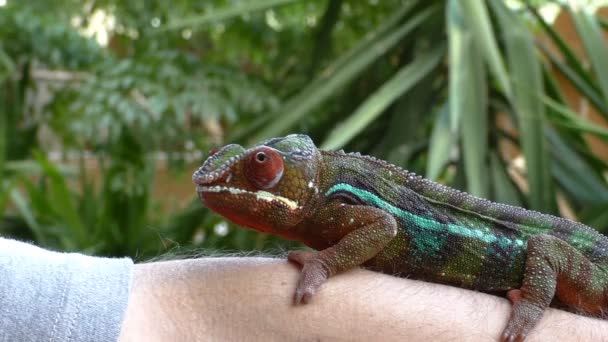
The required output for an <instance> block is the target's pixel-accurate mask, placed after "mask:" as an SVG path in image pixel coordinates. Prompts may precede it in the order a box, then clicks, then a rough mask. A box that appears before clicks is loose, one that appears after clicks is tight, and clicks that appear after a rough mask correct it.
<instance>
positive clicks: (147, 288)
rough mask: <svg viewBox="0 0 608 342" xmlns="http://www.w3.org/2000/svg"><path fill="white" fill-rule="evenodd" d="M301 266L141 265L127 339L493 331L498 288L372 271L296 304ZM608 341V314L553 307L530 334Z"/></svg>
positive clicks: (335, 281)
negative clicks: (493, 292)
mask: <svg viewBox="0 0 608 342" xmlns="http://www.w3.org/2000/svg"><path fill="white" fill-rule="evenodd" d="M298 274H299V273H298V270H297V268H296V267H295V266H294V265H290V264H288V263H287V262H285V261H284V260H277V259H267V258H201V259H194V260H177V261H168V262H157V263H149V264H141V265H137V266H136V269H135V274H134V283H133V288H132V292H131V301H130V303H129V309H128V311H127V316H126V320H125V322H124V324H123V331H122V339H121V340H122V341H136V340H141V338H142V337H146V340H157V341H168V340H265V341H267V340H308V339H311V340H342V339H344V340H361V341H364V340H400V341H403V340H434V341H443V340H445V341H447V340H463V339H464V340H470V341H489V340H496V339H497V338H498V336H499V334H500V332H501V331H502V329H503V328H504V324H505V323H506V321H507V316H508V314H509V312H510V304H509V303H508V302H507V301H506V300H504V299H502V298H499V297H495V296H490V295H486V294H482V293H475V292H472V291H467V290H462V289H458V288H454V287H449V286H442V285H437V284H431V283H425V282H419V281H413V280H408V279H401V278H396V277H391V276H387V275H384V274H379V273H375V272H370V271H365V270H355V271H351V272H346V273H344V274H342V275H340V276H337V277H335V278H332V279H331V281H328V282H327V283H325V284H324V285H323V287H322V289H321V291H319V293H318V294H317V295H316V296H315V298H314V299H313V301H312V302H311V303H310V304H308V305H304V306H294V305H293V304H292V295H293V288H294V286H295V282H296V280H297V277H298ZM573 336H576V338H577V339H580V340H602V339H606V340H608V323H607V322H603V321H599V320H595V319H590V318H585V317H581V316H578V315H574V314H570V313H566V312H563V311H560V310H549V311H547V313H546V315H545V318H544V319H543V320H542V321H541V324H540V325H539V327H538V329H536V330H535V331H534V333H533V334H532V335H531V336H530V338H529V341H535V340H536V341H539V340H568V339H572V338H573Z"/></svg>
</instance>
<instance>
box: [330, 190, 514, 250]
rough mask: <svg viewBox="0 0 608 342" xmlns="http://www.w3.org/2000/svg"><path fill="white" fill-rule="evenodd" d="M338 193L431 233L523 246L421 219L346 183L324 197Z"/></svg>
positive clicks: (472, 229) (467, 229)
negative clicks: (349, 196) (355, 198)
mask: <svg viewBox="0 0 608 342" xmlns="http://www.w3.org/2000/svg"><path fill="white" fill-rule="evenodd" d="M338 191H345V192H348V193H351V194H353V195H355V196H357V197H358V198H359V199H361V200H362V201H363V202H365V203H369V204H371V205H373V206H376V207H378V208H380V209H383V210H386V211H387V212H389V213H390V214H392V215H394V216H396V217H399V218H401V219H403V220H406V221H413V222H415V223H416V225H417V226H419V227H421V228H423V229H429V230H433V231H445V230H447V231H448V232H449V233H452V234H455V235H460V236H463V237H467V238H474V239H478V240H481V241H483V242H485V243H488V244H491V243H495V242H497V243H498V244H499V245H500V246H502V247H507V246H508V245H516V246H523V245H524V241H523V240H521V239H513V240H512V239H509V238H506V237H502V236H500V237H498V236H495V235H493V234H492V233H491V230H490V229H487V230H488V233H485V232H483V231H481V230H480V229H474V228H470V227H465V226H460V225H456V224H443V223H440V222H437V221H435V220H431V219H428V218H425V217H422V216H419V215H415V214H412V213H410V212H407V211H405V210H403V209H401V208H397V207H395V206H394V205H392V204H390V203H388V202H387V201H385V200H383V199H382V198H380V197H378V196H377V195H375V194H373V193H371V192H369V191H367V190H363V189H359V188H357V187H354V186H352V185H350V184H346V183H338V184H336V185H334V186H332V187H331V188H329V190H327V192H326V193H325V196H329V195H331V194H333V193H336V192H338Z"/></svg>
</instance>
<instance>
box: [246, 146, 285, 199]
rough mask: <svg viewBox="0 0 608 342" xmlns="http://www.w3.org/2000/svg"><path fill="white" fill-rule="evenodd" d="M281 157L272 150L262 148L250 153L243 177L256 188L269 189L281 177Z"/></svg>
mask: <svg viewBox="0 0 608 342" xmlns="http://www.w3.org/2000/svg"><path fill="white" fill-rule="evenodd" d="M283 168H284V164H283V157H282V156H281V153H279V151H277V150H275V149H274V148H270V147H267V146H262V147H260V148H258V149H256V150H255V151H252V152H251V154H250V155H249V157H248V162H247V165H246V167H245V176H246V177H247V179H248V180H249V181H250V182H251V183H252V184H253V185H255V186H256V187H258V188H260V189H270V188H272V187H273V186H275V185H276V184H277V183H278V182H279V181H280V180H281V177H282V176H283Z"/></svg>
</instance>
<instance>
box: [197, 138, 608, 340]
mask: <svg viewBox="0 0 608 342" xmlns="http://www.w3.org/2000/svg"><path fill="white" fill-rule="evenodd" d="M193 181H194V182H195V183H196V184H197V192H198V195H199V197H200V199H201V201H202V203H203V204H204V205H205V206H207V207H209V208H210V209H212V210H214V211H215V212H217V213H219V214H220V215H223V216H225V217H226V218H228V219H229V220H231V221H233V222H235V223H237V224H239V225H242V226H246V227H250V228H253V229H256V230H258V231H262V232H268V233H274V234H278V235H281V236H283V237H285V238H288V239H294V240H298V241H300V242H302V243H304V244H306V245H308V246H310V247H312V248H314V249H316V250H318V251H319V252H318V253H313V252H307V251H294V252H291V253H290V254H289V256H288V258H289V259H290V260H292V261H295V262H297V263H299V264H301V265H302V272H301V274H300V278H299V281H298V284H297V287H296V291H295V297H294V300H295V302H296V304H299V303H307V302H308V301H309V300H310V299H311V297H312V296H313V294H314V293H315V292H316V291H317V290H318V288H319V287H320V286H321V284H322V283H323V282H324V281H325V280H326V279H327V278H328V277H330V276H332V275H334V274H336V273H339V272H343V271H346V270H348V269H351V268H354V267H357V266H363V267H365V268H368V269H371V270H375V271H379V272H384V273H389V274H395V275H402V276H408V277H412V278H417V279H420V280H425V281H430V282H436V283H443V284H449V285H453V286H458V287H462V288H467V289H473V290H478V291H483V292H489V293H496V294H500V293H503V294H507V297H508V298H509V299H510V300H511V301H512V302H513V309H512V313H511V318H510V319H509V321H508V323H507V326H506V328H505V330H504V332H503V334H502V336H501V339H502V340H503V341H519V340H523V339H525V337H526V336H527V335H528V334H529V332H530V331H531V329H532V328H533V327H534V326H535V325H536V324H537V323H538V321H539V320H540V318H541V317H542V314H543V312H544V310H545V308H547V307H548V306H549V305H551V304H554V305H558V306H560V307H565V308H568V309H569V310H571V311H574V312H578V313H584V314H586V315H592V316H598V317H601V316H603V313H604V311H605V310H607V309H608V238H606V237H605V236H603V235H601V234H599V233H598V232H597V231H595V230H593V229H592V228H589V227H587V226H585V225H583V224H581V223H577V222H574V221H570V220H567V219H564V218H559V217H555V216H550V215H545V214H541V213H538V212H534V211H529V210H525V209H522V208H518V207H513V206H508V205H504V204H498V203H493V202H490V201H488V200H485V199H481V198H477V197H474V196H471V195H469V194H466V193H464V192H461V191H457V190H454V189H451V188H448V187H446V186H443V185H440V184H438V183H434V182H432V181H429V180H426V179H424V178H422V177H420V176H417V175H415V174H413V173H410V172H408V171H405V170H403V169H401V168H399V167H397V166H394V165H391V164H389V163H387V162H385V161H382V160H378V159H375V158H373V157H369V156H363V155H360V154H358V153H344V152H342V151H321V150H318V149H317V148H316V147H315V145H314V143H313V142H312V140H311V139H310V138H309V137H308V136H306V135H289V136H287V137H283V138H274V139H270V140H268V141H265V142H263V143H261V144H258V145H256V146H254V147H252V148H249V149H245V148H243V147H241V146H239V145H234V144H233V145H228V146H225V147H223V148H222V149H220V150H219V151H217V152H216V153H214V154H212V155H211V156H210V157H209V158H208V159H207V160H206V161H205V163H204V164H203V165H202V166H201V167H200V168H199V169H198V170H197V171H196V172H195V173H194V175H193Z"/></svg>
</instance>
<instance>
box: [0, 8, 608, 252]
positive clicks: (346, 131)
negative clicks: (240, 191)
mask: <svg viewBox="0 0 608 342" xmlns="http://www.w3.org/2000/svg"><path fill="white" fill-rule="evenodd" d="M606 12H608V10H604V12H602V10H598V9H597V6H596V4H594V3H593V2H589V1H586V2H580V3H579V2H577V1H571V2H569V3H568V4H567V5H566V4H562V3H556V2H549V1H527V2H526V1H501V0H488V1H477V0H462V1H458V0H448V1H438V0H426V1H422V0H419V1H413V0H410V1H402V0H383V1H378V0H365V1H359V0H357V1H355V0H324V1H321V0H317V1H313V0H208V1H180V2H176V3H173V2H167V1H160V0H132V1H117V0H91V1H77V0H49V1H16V0H0V83H1V86H0V111H1V112H0V214H1V216H0V217H1V219H0V234H1V235H2V236H8V237H14V238H18V239H23V240H29V241H34V242H35V243H37V244H39V245H41V246H44V247H47V248H52V249H57V250H67V251H82V252H85V253H90V254H98V255H129V256H132V257H135V258H137V259H138V260H142V259H146V258H149V257H152V256H156V255H160V254H163V253H167V252H176V251H177V253H180V252H183V251H187V250H190V249H207V250H209V249H213V250H254V249H258V250H260V249H261V250H265V251H271V250H273V249H277V248H286V247H290V246H293V245H294V243H290V242H285V241H281V240H279V239H277V238H274V237H271V236H267V235H263V234H258V233H255V232H252V231H248V230H245V229H240V228H236V227H233V226H232V225H230V224H228V223H226V222H225V221H223V220H222V219H221V218H219V217H217V216H216V215H213V214H212V213H210V212H209V211H208V210H207V209H205V208H202V207H201V205H200V204H199V203H198V202H197V201H196V199H195V196H194V187H193V186H192V185H191V183H190V175H191V173H192V171H193V170H194V169H196V167H197V166H198V165H199V164H200V163H201V162H202V160H204V157H205V155H206V152H205V151H208V150H209V149H210V148H212V147H215V146H218V145H222V144H224V143H228V142H238V143H243V144H250V143H254V142H256V141H259V140H261V139H264V138H268V137H272V136H279V135H284V134H287V133H293V132H305V133H307V134H309V135H310V136H311V137H313V139H314V140H315V141H316V142H317V143H318V145H320V146H322V147H323V148H327V149H335V148H345V149H346V150H352V151H360V152H362V153H366V154H371V155H374V156H377V157H380V158H383V159H386V160H389V161H390V162H392V163H394V164H396V165H400V166H402V167H404V168H407V169H409V170H412V171H414V172H416V173H419V174H423V175H426V176H427V177H428V178H430V179H433V180H437V181H439V182H441V183H444V184H449V185H450V186H453V187H456V188H459V189H463V190H466V191H468V192H470V193H472V194H474V195H477V196H481V197H486V198H489V199H492V200H495V201H499V202H504V203H510V204H514V205H519V206H525V207H527V208H531V209H534V210H538V211H543V212H547V213H553V214H556V215H562V216H566V217H569V218H572V219H576V220H580V221H582V222H584V223H587V224H589V225H592V226H594V227H596V228H597V229H599V230H601V231H603V232H604V233H606V232H608V210H607V209H606V208H608V182H607V171H608V164H607V161H608V152H607V151H608V150H607V149H606V144H605V142H606V139H608V129H607V128H606V120H607V119H608V43H607V40H606V37H607V33H606V30H607V29H608V21H607V20H606V18H608V16H607V15H604V16H602V15H601V13H606ZM555 18H557V19H555Z"/></svg>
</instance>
